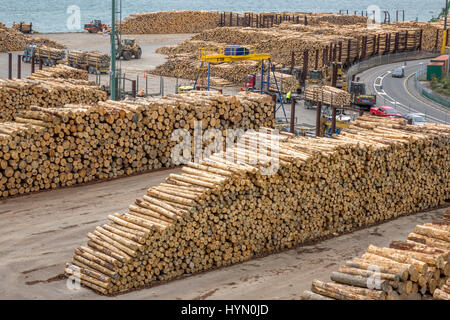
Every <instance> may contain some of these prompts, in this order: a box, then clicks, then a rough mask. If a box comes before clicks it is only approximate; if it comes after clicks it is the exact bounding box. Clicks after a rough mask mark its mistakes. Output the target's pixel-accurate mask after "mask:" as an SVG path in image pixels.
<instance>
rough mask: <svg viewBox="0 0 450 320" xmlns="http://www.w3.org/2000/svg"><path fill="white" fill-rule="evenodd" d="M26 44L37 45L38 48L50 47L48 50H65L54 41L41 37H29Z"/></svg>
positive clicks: (63, 46)
mask: <svg viewBox="0 0 450 320" xmlns="http://www.w3.org/2000/svg"><path fill="white" fill-rule="evenodd" d="M27 44H37V45H40V46H45V47H50V48H55V49H65V48H66V46H65V45H63V44H61V43H59V42H56V41H54V40H50V39H47V38H41V37H34V36H33V37H31V36H27Z"/></svg>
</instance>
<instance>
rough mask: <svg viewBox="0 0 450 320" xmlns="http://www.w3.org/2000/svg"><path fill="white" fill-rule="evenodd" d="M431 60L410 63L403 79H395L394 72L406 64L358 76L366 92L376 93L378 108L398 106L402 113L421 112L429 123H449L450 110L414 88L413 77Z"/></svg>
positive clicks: (397, 64)
mask: <svg viewBox="0 0 450 320" xmlns="http://www.w3.org/2000/svg"><path fill="white" fill-rule="evenodd" d="M428 61H429V60H416V61H408V62H407V66H406V67H405V77H404V78H401V79H399V78H392V76H391V72H392V70H394V68H395V67H397V66H402V65H403V63H402V62H400V63H394V64H388V65H383V66H378V67H375V68H372V69H369V70H367V71H365V72H363V73H361V74H360V75H359V77H360V79H361V81H362V82H365V83H366V85H367V90H368V91H370V92H372V93H376V94H377V104H378V105H379V106H381V105H384V106H392V107H395V108H396V109H397V110H398V111H399V112H400V113H401V114H403V115H405V114H407V113H412V112H419V113H423V114H425V116H426V119H427V120H428V121H430V122H437V123H447V124H448V123H450V110H449V109H448V108H446V107H444V106H441V105H439V104H437V103H435V102H433V101H431V100H429V99H427V98H425V97H423V96H422V95H421V94H420V93H419V92H418V91H417V90H416V88H415V86H414V75H415V73H416V72H417V71H418V70H419V69H420V67H421V65H423V64H426V63H428Z"/></svg>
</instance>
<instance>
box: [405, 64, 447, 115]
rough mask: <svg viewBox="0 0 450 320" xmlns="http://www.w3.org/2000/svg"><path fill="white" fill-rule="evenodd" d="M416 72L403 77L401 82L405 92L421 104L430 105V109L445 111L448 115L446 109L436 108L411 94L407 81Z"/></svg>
mask: <svg viewBox="0 0 450 320" xmlns="http://www.w3.org/2000/svg"><path fill="white" fill-rule="evenodd" d="M416 73H417V72H415V73H413V74H411V75H409V76H408V77H407V78H406V79H405V81H404V82H403V86H404V87H405V90H406V92H408V94H409V95H410V96H411V97H413V98H414V99H416V100H417V101H419V102H421V103H423V104H426V105H427V106H429V107H431V108H432V109H434V110H436V111H439V112H442V113H445V114H447V115H450V112H447V111H446V110H443V109H439V108H437V107H435V106H433V105H431V104H429V103H427V102H425V101H422V100H420V99H419V98H417V97H416V96H415V95H413V94H412V92H411V91H410V90H409V89H408V81H409V79H410V78H411V77H412V76H414V75H415V74H416Z"/></svg>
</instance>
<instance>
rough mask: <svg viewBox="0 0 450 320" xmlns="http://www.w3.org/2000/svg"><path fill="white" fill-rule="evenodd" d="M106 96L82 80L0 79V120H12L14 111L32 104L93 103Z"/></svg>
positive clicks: (103, 92) (102, 99) (58, 105)
mask: <svg viewBox="0 0 450 320" xmlns="http://www.w3.org/2000/svg"><path fill="white" fill-rule="evenodd" d="M106 99H107V94H106V91H104V90H102V88H100V87H99V86H97V85H95V83H93V82H90V81H86V80H73V79H57V78H49V79H45V78H39V79H38V80H29V79H13V80H0V106H1V110H0V121H7V120H12V119H13V118H14V115H15V114H16V113H17V112H18V111H21V110H27V109H29V108H30V106H32V105H35V106H40V107H44V108H51V107H60V106H64V105H65V104H69V103H84V104H93V103H97V102H98V101H105V100H106Z"/></svg>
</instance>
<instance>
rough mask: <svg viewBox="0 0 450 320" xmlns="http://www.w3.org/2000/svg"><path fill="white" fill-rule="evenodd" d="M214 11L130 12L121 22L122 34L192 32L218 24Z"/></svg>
mask: <svg viewBox="0 0 450 320" xmlns="http://www.w3.org/2000/svg"><path fill="white" fill-rule="evenodd" d="M219 20H220V17H219V13H218V12H216V11H187V10H173V11H160V12H150V13H137V14H132V15H130V16H129V17H128V18H126V19H124V20H123V21H122V23H121V28H122V33H124V34H153V33H162V34H166V33H194V32H200V31H203V30H206V29H211V28H215V27H217V26H218V23H219Z"/></svg>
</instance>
